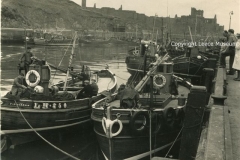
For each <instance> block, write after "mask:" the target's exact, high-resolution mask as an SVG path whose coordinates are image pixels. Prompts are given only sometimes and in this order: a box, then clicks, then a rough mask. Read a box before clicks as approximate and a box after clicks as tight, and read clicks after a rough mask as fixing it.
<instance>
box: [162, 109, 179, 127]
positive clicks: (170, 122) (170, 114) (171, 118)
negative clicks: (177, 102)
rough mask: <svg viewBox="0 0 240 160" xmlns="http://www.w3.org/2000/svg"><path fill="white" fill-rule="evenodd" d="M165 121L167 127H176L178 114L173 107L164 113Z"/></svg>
mask: <svg viewBox="0 0 240 160" xmlns="http://www.w3.org/2000/svg"><path fill="white" fill-rule="evenodd" d="M163 117H164V121H165V124H166V126H167V127H169V128H170V129H173V128H174V127H175V124H176V123H175V120H176V112H175V110H174V109H173V108H172V107H169V108H166V109H165V110H164V111H163Z"/></svg>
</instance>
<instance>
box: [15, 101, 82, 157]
mask: <svg viewBox="0 0 240 160" xmlns="http://www.w3.org/2000/svg"><path fill="white" fill-rule="evenodd" d="M14 101H15V104H16V106H17V107H18V109H19V112H20V114H21V116H22V117H23V119H24V120H25V122H26V123H27V124H28V126H29V127H30V128H31V129H32V130H33V131H34V132H35V133H36V134H37V135H38V136H39V137H40V138H41V139H42V140H44V141H45V142H46V143H48V144H49V145H50V146H52V147H53V148H55V149H56V150H58V151H60V152H61V153H63V154H65V155H67V156H69V157H71V158H72V159H75V160H80V159H79V158H77V157H74V156H72V155H71V154H69V153H67V152H65V151H63V150H61V149H60V148H58V147H57V146H55V145H53V144H52V143H50V142H49V141H48V140H46V139H45V138H44V137H42V136H41V135H40V134H39V133H38V132H37V131H36V130H35V129H34V128H33V127H32V126H31V124H30V123H29V122H28V121H27V119H26V118H25V117H24V115H23V114H22V111H21V110H20V108H19V106H18V104H17V102H16V100H14Z"/></svg>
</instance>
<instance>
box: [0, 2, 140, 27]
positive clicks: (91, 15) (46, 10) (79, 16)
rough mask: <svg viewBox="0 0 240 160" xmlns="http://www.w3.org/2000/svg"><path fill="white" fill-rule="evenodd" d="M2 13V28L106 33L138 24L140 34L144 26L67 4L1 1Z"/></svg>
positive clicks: (70, 3)
mask: <svg viewBox="0 0 240 160" xmlns="http://www.w3.org/2000/svg"><path fill="white" fill-rule="evenodd" d="M1 12H2V19H1V21H2V24H1V25H2V26H1V27H4V28H5V27H9V28H24V27H26V28H34V29H35V28H38V29H40V28H42V29H52V28H56V27H59V28H66V29H75V30H88V29H98V30H109V28H112V26H114V25H117V24H121V25H125V24H129V23H131V25H132V26H134V25H135V24H136V23H138V25H139V28H138V29H139V30H140V28H142V27H141V26H144V24H143V23H141V22H136V21H134V20H133V19H129V18H128V19H124V17H121V18H114V17H113V16H111V15H107V14H106V15H103V14H101V13H98V12H94V11H91V10H87V9H84V8H82V7H81V6H79V5H78V4H76V3H74V2H72V1H70V0H3V1H2V11H1ZM132 28H135V27H132Z"/></svg>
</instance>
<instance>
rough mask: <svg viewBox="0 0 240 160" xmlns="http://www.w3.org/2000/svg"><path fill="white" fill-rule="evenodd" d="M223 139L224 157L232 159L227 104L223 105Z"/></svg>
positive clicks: (227, 159) (228, 159)
mask: <svg viewBox="0 0 240 160" xmlns="http://www.w3.org/2000/svg"><path fill="white" fill-rule="evenodd" d="M224 140H225V143H224V144H225V146H224V147H225V159H226V160H233V151H232V136H231V128H230V122H229V115H228V106H224Z"/></svg>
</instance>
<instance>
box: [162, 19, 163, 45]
mask: <svg viewBox="0 0 240 160" xmlns="http://www.w3.org/2000/svg"><path fill="white" fill-rule="evenodd" d="M162 46H163V17H162Z"/></svg>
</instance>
